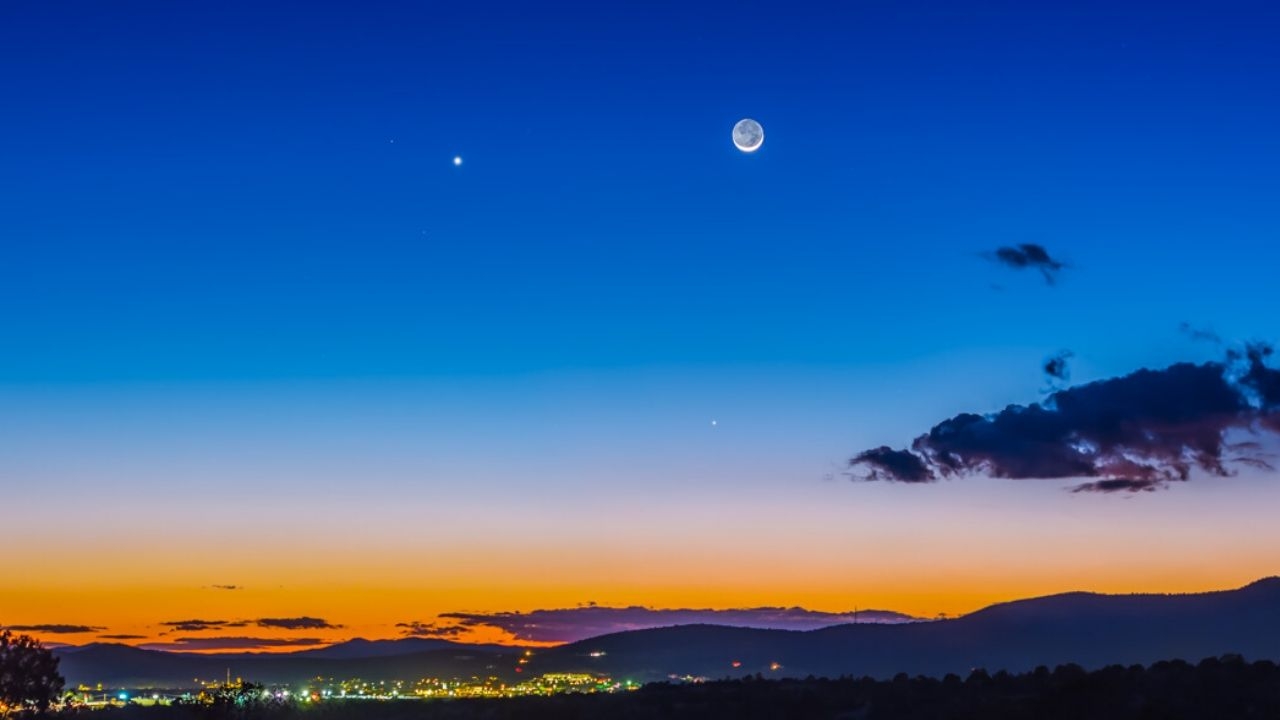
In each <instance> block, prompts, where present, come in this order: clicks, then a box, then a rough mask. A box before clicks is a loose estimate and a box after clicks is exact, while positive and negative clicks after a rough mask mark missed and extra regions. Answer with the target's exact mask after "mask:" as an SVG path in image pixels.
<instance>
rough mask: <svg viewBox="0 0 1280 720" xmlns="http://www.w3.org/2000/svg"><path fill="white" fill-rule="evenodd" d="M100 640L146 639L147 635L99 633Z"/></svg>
mask: <svg viewBox="0 0 1280 720" xmlns="http://www.w3.org/2000/svg"><path fill="white" fill-rule="evenodd" d="M98 639H99V640H146V639H147V636H146V635H99V636H98Z"/></svg>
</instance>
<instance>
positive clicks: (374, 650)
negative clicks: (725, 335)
mask: <svg viewBox="0 0 1280 720" xmlns="http://www.w3.org/2000/svg"><path fill="white" fill-rule="evenodd" d="M408 640H414V641H417V642H408ZM404 650H411V651H410V652H402V651H404ZM56 652H57V653H58V655H60V656H61V657H62V659H63V660H62V663H63V672H64V674H65V675H66V676H67V678H68V680H69V681H71V682H72V684H75V683H79V682H86V683H94V682H104V683H108V684H112V685H148V684H151V685H167V686H183V685H190V684H191V680H192V678H197V677H198V678H219V677H222V676H223V675H224V674H225V672H226V670H227V669H228V668H230V669H231V671H232V674H233V675H239V676H242V677H245V678H248V679H253V680H256V681H260V682H268V683H276V682H280V683H285V682H287V683H292V682H302V681H305V680H307V679H309V678H313V677H316V676H324V677H340V678H343V677H361V678H365V679H372V680H380V679H388V680H391V679H404V680H412V679H416V678H419V677H424V676H434V677H444V678H451V677H470V676H472V675H481V676H487V675H494V676H498V677H504V678H514V677H518V676H517V675H515V674H514V672H515V668H516V660H517V656H518V655H519V653H520V652H521V649H520V648H506V647H502V646H476V645H465V644H461V643H451V642H449V641H447V640H430V639H426V638H415V639H402V640H393V641H392V640H389V641H368V640H363V639H357V640H353V641H350V642H348V643H340V644H338V645H335V646H332V647H330V648H321V649H314V650H306V651H302V652H295V653H288V654H274V655H273V654H260V655H251V654H249V655H246V654H239V655H197V654H191V653H166V652H157V651H150V650H142V649H139V648H133V647H128V646H124V645H108V644H98V645H90V646H85V647H82V648H74V649H73V648H63V649H58V650H57V651H56ZM1226 654H1240V655H1243V656H1245V657H1248V658H1252V659H1259V660H1262V659H1270V660H1276V661H1280V578H1278V577H1269V578H1264V579H1262V580H1259V581H1257V582H1254V583H1250V584H1249V585H1246V586H1244V587H1242V588H1239V589H1236V590H1224V591H1216V592H1206V593H1187V594H1177V595H1155V594H1134V595H1103V594H1098V593H1087V592H1070V593H1062V594H1058V595H1049V596H1045V597H1040V598H1032V599H1027V600H1017V601H1013V602H1006V603H998V604H996V605H991V606H989V607H986V608H983V609H982V610H979V611H977V612H974V613H971V614H969V615H965V616H963V617H960V618H956V619H951V620H934V621H922V622H914V623H902V624H878V623H858V624H848V625H838V626H833V627H828V628H823V629H820V630H811V631H805V632H802V631H789V630H760V629H752V628H740V627H727V626H722V625H682V626H673V627H665V628H656V629H650V630H635V631H629V632H620V633H613V634H609V635H602V636H599V637H595V638H592V639H590V640H584V641H581V642H575V643H571V644H568V645H562V646H559V647H556V648H551V649H547V650H541V651H536V652H535V654H534V656H533V657H532V659H531V661H530V662H529V664H528V665H525V666H523V670H524V673H523V676H525V677H527V676H529V675H532V674H538V673H543V672H552V671H588V672H603V673H608V674H610V675H612V676H613V677H615V678H619V679H635V680H653V679H662V678H666V677H667V676H668V675H672V674H675V675H697V676H705V677H711V678H720V677H741V676H742V675H745V674H749V673H756V672H759V673H762V674H764V675H766V676H768V677H784V676H805V675H810V674H813V675H818V676H828V677H834V676H841V675H857V676H862V675H869V676H872V677H880V678H885V677H892V676H893V675H896V674H897V673H900V672H905V673H908V674H910V675H932V676H941V675H944V674H946V673H956V674H958V675H961V676H964V675H966V674H968V673H969V672H970V671H971V670H972V669H973V668H978V667H981V668H986V669H988V670H989V671H992V672H995V671H997V670H1009V671H1013V672H1017V671H1024V670H1030V669H1033V668H1035V667H1036V666H1038V665H1046V666H1049V667H1053V666H1055V665H1059V664H1065V663H1076V664H1079V665H1081V666H1083V667H1085V668H1097V667H1102V666H1105V665H1110V664H1117V663H1119V664H1126V665H1128V664H1144V663H1152V662H1157V661H1160V660H1167V659H1174V658H1182V659H1198V658H1205V657H1217V656H1221V655H1226Z"/></svg>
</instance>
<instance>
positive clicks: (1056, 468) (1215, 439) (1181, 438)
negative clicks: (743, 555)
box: [850, 343, 1280, 493]
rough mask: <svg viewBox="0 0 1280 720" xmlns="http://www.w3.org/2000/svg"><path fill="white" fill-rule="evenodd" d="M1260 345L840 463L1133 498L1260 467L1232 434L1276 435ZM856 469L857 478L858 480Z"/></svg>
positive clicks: (972, 417) (955, 421) (1275, 407)
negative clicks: (1036, 482)
mask: <svg viewBox="0 0 1280 720" xmlns="http://www.w3.org/2000/svg"><path fill="white" fill-rule="evenodd" d="M1272 352H1273V351H1272V349H1271V347H1270V346H1269V345H1264V344H1260V343H1259V344H1251V345H1248V346H1246V347H1245V348H1244V349H1243V350H1240V351H1234V352H1232V353H1229V354H1228V356H1227V359H1226V360H1225V361H1223V362H1208V363H1203V364H1200V365H1194V364H1190V363H1181V364H1177V365H1173V366H1170V367H1167V368H1165V369H1163V370H1148V369H1143V370H1138V371H1137V372H1134V373H1131V374H1129V375H1125V376H1123V377H1118V378H1112V379H1109V380H1102V381H1098V382H1094V383H1089V384H1086V385H1079V386H1076V387H1071V388H1067V389H1064V390H1059V391H1057V392H1055V393H1053V394H1052V395H1050V396H1049V397H1048V398H1047V399H1046V400H1045V401H1044V402H1043V403H1033V404H1031V405H1010V406H1009V407H1006V408H1005V409H1004V410H1001V411H1000V412H996V413H991V414H987V415H978V414H974V413H963V414H960V415H956V416H955V417H952V418H950V419H948V420H944V421H942V422H941V423H938V424H937V425H935V426H934V427H933V428H932V429H930V430H929V432H928V433H926V434H924V435H921V436H920V437H918V438H916V439H915V441H914V442H912V444H911V447H910V449H902V450H894V449H892V448H889V447H879V448H874V449H871V450H866V451H863V452H861V453H858V454H857V455H855V456H854V457H853V458H852V459H851V460H850V465H851V467H852V469H853V471H854V472H855V475H854V477H855V479H859V480H869V481H875V480H885V481H891V482H902V483H928V482H934V481H937V480H940V479H944V478H955V477H962V476H966V475H975V474H981V475H987V476H990V477H997V478H1009V479H1056V478H1074V479H1081V480H1084V481H1085V482H1083V483H1081V484H1078V485H1076V486H1075V488H1074V491H1075V492H1100V493H1111V492H1143V491H1152V490H1156V489H1159V488H1162V487H1165V486H1167V485H1168V484H1170V483H1173V482H1182V481H1186V480H1189V479H1191V478H1192V476H1193V474H1194V473H1195V471H1200V472H1201V473H1203V474H1205V475H1209V476H1217V477H1226V476H1230V475H1232V474H1234V471H1233V470H1232V469H1231V467H1230V465H1231V464H1232V463H1240V464H1248V465H1251V466H1255V467H1269V466H1268V465H1267V463H1265V462H1264V461H1262V460H1261V459H1260V458H1259V457H1258V456H1257V453H1256V451H1257V449H1258V447H1259V445H1258V444H1257V443H1253V442H1233V441H1232V438H1233V437H1234V436H1236V435H1240V436H1250V435H1252V436H1260V435H1275V434H1277V433H1280V371H1277V370H1275V369H1273V368H1271V367H1270V366H1269V365H1268V364H1267V360H1268V359H1269V358H1270V357H1271V355H1272ZM857 473H861V474H857Z"/></svg>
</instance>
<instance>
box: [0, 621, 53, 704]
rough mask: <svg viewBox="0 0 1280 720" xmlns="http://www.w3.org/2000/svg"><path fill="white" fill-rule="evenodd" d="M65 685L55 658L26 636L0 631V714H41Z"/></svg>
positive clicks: (43, 647) (37, 642)
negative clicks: (27, 712) (22, 712)
mask: <svg viewBox="0 0 1280 720" xmlns="http://www.w3.org/2000/svg"><path fill="white" fill-rule="evenodd" d="M65 683H66V681H65V680H63V678H62V675H60V674H59V673H58V658H56V657H54V655H53V653H52V652H50V651H49V650H48V649H47V648H45V646H44V645H41V644H40V642H39V641H38V640H36V639H35V638H32V637H30V636H28V635H14V634H13V633H11V632H9V631H8V630H4V631H0V712H2V713H3V714H4V715H5V716H8V715H9V714H10V713H12V712H14V711H19V710H36V711H38V712H44V711H46V710H48V709H49V706H50V705H52V704H53V702H54V701H55V700H57V698H58V697H59V696H60V695H61V694H62V686H63V685H64V684H65Z"/></svg>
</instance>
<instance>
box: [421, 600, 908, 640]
mask: <svg viewBox="0 0 1280 720" xmlns="http://www.w3.org/2000/svg"><path fill="white" fill-rule="evenodd" d="M440 619H441V621H442V623H440V624H436V623H431V624H422V623H402V626H404V627H407V628H411V629H415V628H414V626H422V627H421V628H417V629H421V630H423V632H422V633H421V634H418V633H414V634H416V635H418V636H419V637H454V636H456V635H457V634H458V633H459V632H461V631H463V630H468V631H469V630H472V629H479V628H494V629H498V630H501V631H503V632H506V633H507V634H509V635H511V636H512V637H513V638H514V639H516V640H518V641H527V642H539V643H564V642H574V641H576V640H584V639H586V638H591V637H596V636H599V635H607V634H609V633H615V632H623V631H627V630H643V629H647V628H656V627H669V626H672V625H697V624H713V625H733V626H737V627H751V628H772V629H783V630H815V629H818V628H823V627H829V626H832V625H843V624H846V623H851V622H855V621H856V622H867V623H872V622H874V623H896V622H908V621H911V620H914V619H915V618H912V617H910V616H908V615H903V614H901V613H895V612H891V611H884V610H866V611H862V612H858V613H856V614H855V613H853V612H843V613H828V612H819V611H815V610H806V609H804V608H798V607H792V608H779V607H757V608H740V609H732V610H712V609H694V608H679V609H658V608H647V607H639V606H632V607H601V606H598V605H586V606H583V607H576V608H560V609H551V610H533V611H531V612H498V613H445V614H443V615H441V616H440ZM454 628H457V630H455V629H454Z"/></svg>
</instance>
